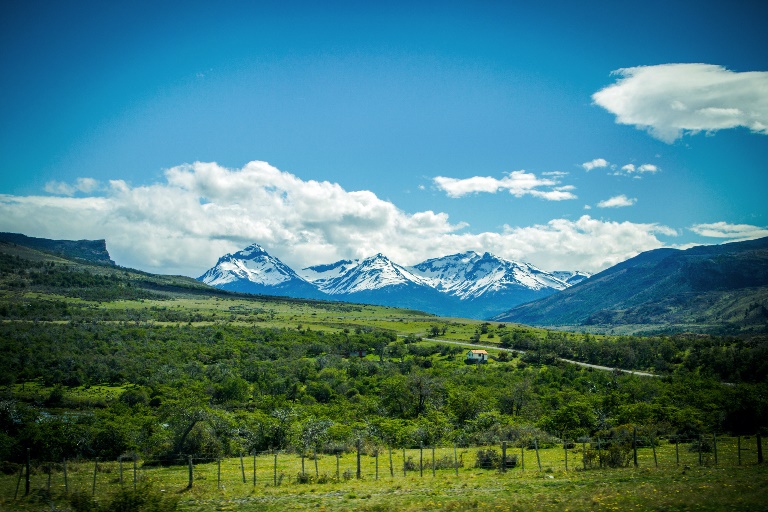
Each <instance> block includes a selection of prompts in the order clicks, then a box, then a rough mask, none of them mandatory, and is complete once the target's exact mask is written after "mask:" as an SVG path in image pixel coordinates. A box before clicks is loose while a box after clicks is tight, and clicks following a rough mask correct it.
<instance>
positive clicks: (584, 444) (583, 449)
mask: <svg viewBox="0 0 768 512" xmlns="http://www.w3.org/2000/svg"><path fill="white" fill-rule="evenodd" d="M590 443H591V441H590ZM591 449H592V448H591V444H590V450H591ZM581 461H582V462H583V463H584V471H586V470H587V441H586V440H585V439H584V438H583V437H582V438H581Z"/></svg>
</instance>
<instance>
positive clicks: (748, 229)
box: [689, 222, 768, 242]
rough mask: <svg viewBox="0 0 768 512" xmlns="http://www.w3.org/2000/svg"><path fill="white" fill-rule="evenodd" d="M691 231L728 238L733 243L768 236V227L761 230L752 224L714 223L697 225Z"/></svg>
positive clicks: (712, 236)
mask: <svg viewBox="0 0 768 512" xmlns="http://www.w3.org/2000/svg"><path fill="white" fill-rule="evenodd" d="M689 229H690V230H691V231H693V232H694V233H696V234H697V235H701V236H706V237H710V238H728V239H730V241H733V242H738V241H742V240H752V239H755V238H762V237H764V236H768V227H762V228H761V227H759V226H752V225H750V224H729V223H727V222H714V223H712V224H695V225H693V226H691V227H690V228H689Z"/></svg>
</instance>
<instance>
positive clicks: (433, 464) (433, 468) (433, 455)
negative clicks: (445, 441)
mask: <svg viewBox="0 0 768 512" xmlns="http://www.w3.org/2000/svg"><path fill="white" fill-rule="evenodd" d="M432 476H435V445H432Z"/></svg>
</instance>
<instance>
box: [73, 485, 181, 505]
mask: <svg viewBox="0 0 768 512" xmlns="http://www.w3.org/2000/svg"><path fill="white" fill-rule="evenodd" d="M69 504H70V505H71V506H72V511H73V512H113V511H120V512H172V511H174V510H176V509H177V507H178V505H179V499H178V497H176V496H168V495H166V494H164V493H162V492H160V491H158V490H157V489H154V488H152V487H151V486H150V485H148V484H144V485H141V486H140V487H138V488H137V489H136V490H135V491H134V490H133V488H131V487H123V488H121V489H120V490H119V491H117V492H116V493H115V494H113V495H112V496H110V499H109V500H107V501H106V502H104V503H102V504H99V503H97V502H96V501H94V500H93V498H91V496H90V494H89V493H87V492H82V491H79V492H74V493H72V494H70V496H69Z"/></svg>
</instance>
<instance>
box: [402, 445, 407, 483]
mask: <svg viewBox="0 0 768 512" xmlns="http://www.w3.org/2000/svg"><path fill="white" fill-rule="evenodd" d="M407 469H408V465H407V464H406V463H405V447H403V476H408V474H407Z"/></svg>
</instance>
